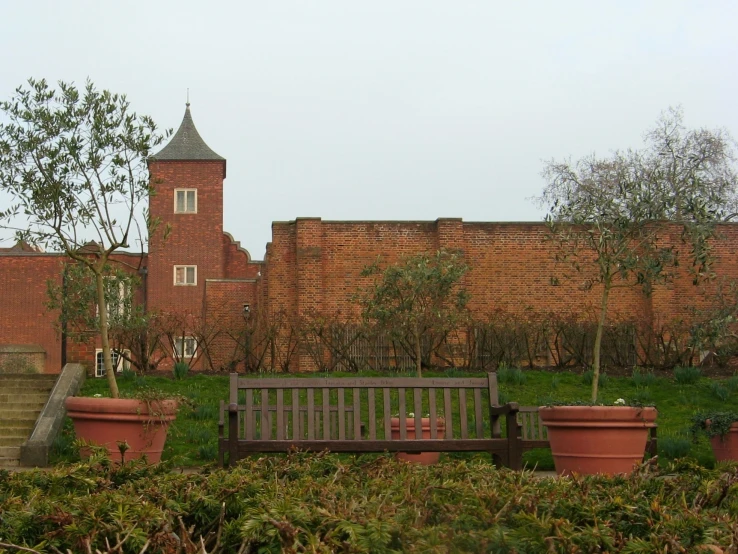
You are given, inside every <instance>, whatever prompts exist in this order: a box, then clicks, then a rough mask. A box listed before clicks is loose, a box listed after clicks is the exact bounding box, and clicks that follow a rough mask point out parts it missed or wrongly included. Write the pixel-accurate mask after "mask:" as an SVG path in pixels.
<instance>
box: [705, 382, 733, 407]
mask: <svg viewBox="0 0 738 554" xmlns="http://www.w3.org/2000/svg"><path fill="white" fill-rule="evenodd" d="M710 392H711V393H712V395H713V396H714V397H715V398H717V399H718V400H722V401H723V402H724V401H726V400H727V399H728V397H730V391H729V390H728V389H727V387H725V386H723V384H722V383H719V382H718V381H712V382H711V383H710Z"/></svg>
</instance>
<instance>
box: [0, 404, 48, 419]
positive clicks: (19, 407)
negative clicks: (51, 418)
mask: <svg viewBox="0 0 738 554" xmlns="http://www.w3.org/2000/svg"><path fill="white" fill-rule="evenodd" d="M45 404H46V401H45V400H44V401H43V402H41V401H38V400H36V401H35V402H23V401H13V402H4V403H3V404H0V414H3V413H4V412H5V411H6V410H8V411H10V412H34V413H37V414H40V413H41V410H43V408H44V405H45ZM0 418H2V415H0Z"/></svg>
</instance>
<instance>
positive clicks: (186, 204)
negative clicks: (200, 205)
mask: <svg viewBox="0 0 738 554" xmlns="http://www.w3.org/2000/svg"><path fill="white" fill-rule="evenodd" d="M174 213H175V214H196V213H197V189H174Z"/></svg>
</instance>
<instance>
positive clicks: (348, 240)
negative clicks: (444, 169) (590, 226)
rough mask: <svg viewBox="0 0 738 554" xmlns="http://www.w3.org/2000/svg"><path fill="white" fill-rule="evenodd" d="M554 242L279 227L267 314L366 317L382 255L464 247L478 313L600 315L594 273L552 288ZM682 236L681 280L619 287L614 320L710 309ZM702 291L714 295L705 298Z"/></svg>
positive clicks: (509, 229) (357, 225) (518, 235)
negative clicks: (364, 298) (362, 299)
mask: <svg viewBox="0 0 738 554" xmlns="http://www.w3.org/2000/svg"><path fill="white" fill-rule="evenodd" d="M545 234H546V227H545V225H544V224H543V223H464V222H462V221H461V220H458V219H439V220H438V221H436V222H401V221H394V222H382V221H376V222H364V221H354V222H343V221H321V220H320V219H298V220H296V221H291V222H275V223H273V225H272V242H271V243H270V244H269V245H268V246H267V255H266V257H265V260H264V269H263V270H262V280H261V282H260V287H261V290H260V291H259V298H260V299H261V302H262V303H263V305H262V306H261V308H262V310H263V311H266V312H267V313H271V314H274V313H279V312H285V313H287V314H289V315H290V316H291V317H292V318H293V319H294V318H297V317H299V316H301V315H304V314H306V313H309V312H310V311H313V310H314V311H319V312H323V313H327V314H331V313H335V312H337V311H340V312H341V313H342V314H344V315H346V314H353V315H358V307H357V306H356V303H355V302H354V301H352V298H351V297H352V295H354V294H355V293H356V292H357V290H358V289H359V287H361V286H366V285H367V284H368V282H367V281H366V280H365V279H364V278H362V277H360V273H361V270H362V269H363V268H364V267H365V266H366V265H368V264H371V263H373V262H374V261H375V260H377V258H378V257H380V258H381V263H382V264H383V265H384V264H390V263H394V262H396V261H398V260H399V259H401V258H402V257H403V256H407V255H411V254H414V253H418V252H424V251H425V252H430V251H435V250H436V249H438V248H458V249H461V250H462V251H463V252H464V256H465V259H466V262H467V263H468V264H469V265H470V266H471V270H470V271H469V273H467V275H466V276H465V279H464V281H465V282H464V285H465V286H466V287H467V288H468V289H469V291H470V293H471V301H470V308H471V309H472V311H474V312H475V313H476V314H477V316H479V317H484V314H486V313H491V312H492V311H494V310H496V309H504V310H506V311H508V312H510V313H517V314H522V313H524V312H526V311H527V312H530V311H532V312H538V313H549V312H554V313H570V312H572V311H573V312H575V313H578V314H582V316H583V317H587V314H594V313H596V311H597V310H598V307H599V302H600V295H601V290H600V289H599V288H597V287H594V288H592V289H591V290H586V287H585V285H586V275H579V276H576V277H575V278H574V279H573V280H567V279H564V278H560V280H559V282H558V284H553V283H552V277H555V276H559V277H560V276H561V275H562V273H563V269H564V268H563V267H561V266H558V267H557V266H556V264H555V262H554V259H553V251H552V249H551V245H550V243H548V242H546V241H545V240H544V239H545ZM720 234H721V237H722V240H718V241H715V243H714V254H715V256H716V264H715V266H714V268H713V270H714V272H715V273H716V274H718V275H722V276H725V277H733V278H735V277H738V256H736V250H738V226H736V225H723V226H721V228H720ZM680 237H681V234H680V229H679V228H678V227H677V226H674V228H673V229H672V230H671V231H670V232H669V233H667V236H666V237H665V239H664V240H668V241H670V242H671V243H672V244H675V245H677V247H678V248H679V249H680V251H681V252H682V256H683V257H682V264H683V265H682V267H680V269H679V272H680V273H679V274H678V276H677V277H676V278H675V279H674V280H673V282H671V283H669V284H666V285H660V286H657V287H656V289H655V291H654V294H653V295H652V296H651V297H646V296H645V295H643V293H642V292H641V291H640V289H638V288H618V289H614V290H613V291H612V293H611V297H610V302H609V310H610V311H609V313H610V314H611V316H612V317H613V318H614V317H629V318H630V317H638V318H641V317H643V318H645V319H646V320H650V318H651V317H652V315H653V316H654V317H657V318H660V319H661V320H668V319H671V318H677V317H688V316H689V313H690V312H689V309H688V307H689V306H690V305H700V304H702V305H704V304H706V303H708V302H710V300H711V299H712V298H713V297H714V290H715V286H716V282H712V283H708V284H707V285H703V286H702V287H695V286H694V285H693V284H692V276H691V275H690V274H689V272H688V268H687V267H685V264H686V265H688V264H687V258H688V255H689V246H688V245H685V244H683V243H682V242H681V238H680ZM703 291H707V294H706V295H705V296H700V294H701V292H703ZM591 317H592V316H590V317H589V318H590V320H592V319H591ZM298 364H299V366H298V367H299V369H309V368H310V366H311V365H312V364H311V363H310V362H309V360H308V359H307V358H306V356H304V355H301V356H299V361H298ZM296 369H297V368H296Z"/></svg>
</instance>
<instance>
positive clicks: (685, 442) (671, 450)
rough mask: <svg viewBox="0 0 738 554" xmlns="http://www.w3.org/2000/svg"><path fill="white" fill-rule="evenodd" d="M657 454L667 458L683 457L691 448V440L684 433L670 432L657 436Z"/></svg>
mask: <svg viewBox="0 0 738 554" xmlns="http://www.w3.org/2000/svg"><path fill="white" fill-rule="evenodd" d="M658 447H659V456H661V457H663V458H666V459H667V460H676V459H678V458H684V457H685V456H686V455H687V454H689V451H690V450H691V449H692V441H691V440H690V438H689V436H687V435H685V434H684V433H670V434H663V435H660V436H659V440H658Z"/></svg>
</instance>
